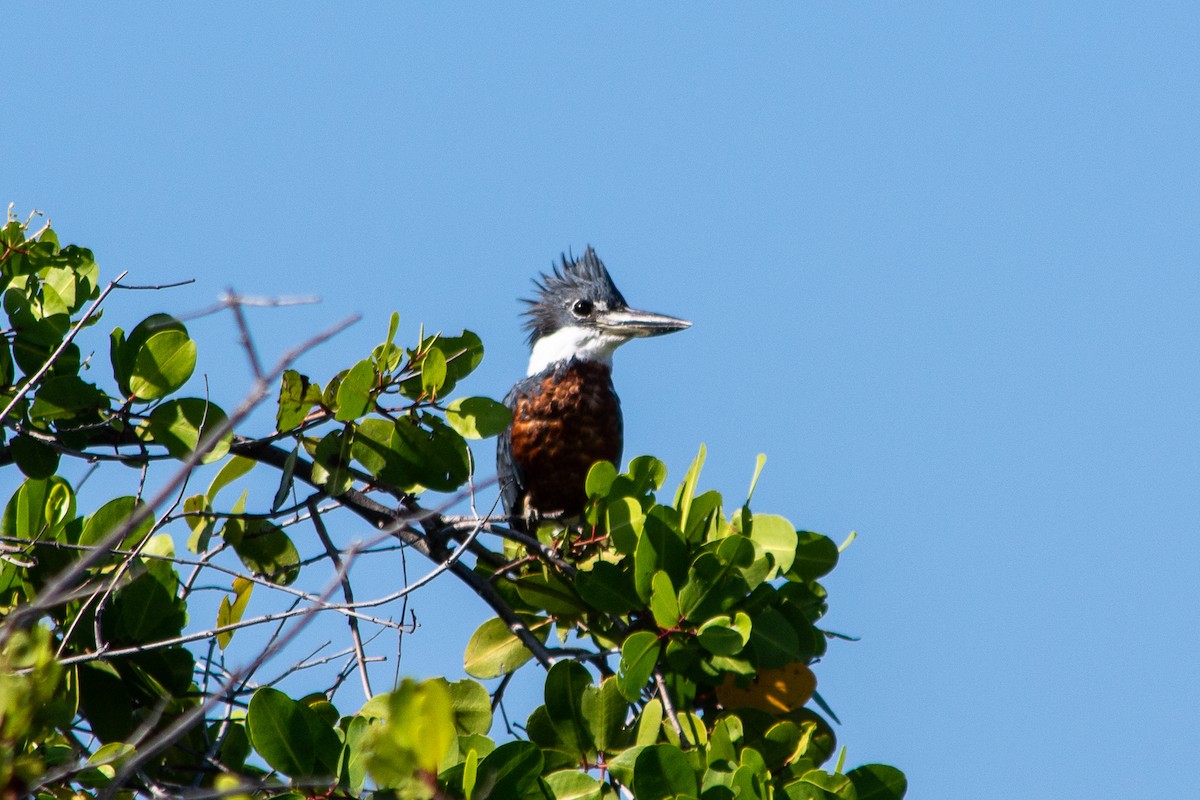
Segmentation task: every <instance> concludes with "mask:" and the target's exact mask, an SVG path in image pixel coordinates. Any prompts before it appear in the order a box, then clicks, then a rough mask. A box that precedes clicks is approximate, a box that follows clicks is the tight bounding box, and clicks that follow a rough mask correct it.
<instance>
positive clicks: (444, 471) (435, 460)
mask: <svg viewBox="0 0 1200 800" xmlns="http://www.w3.org/2000/svg"><path fill="white" fill-rule="evenodd" d="M393 431H394V432H393V435H392V437H391V440H390V442H389V445H390V448H389V458H390V459H394V460H392V461H389V466H390V465H392V464H394V465H395V467H394V477H393V475H392V474H389V473H382V474H381V475H380V477H381V478H382V479H384V480H388V481H389V482H391V483H393V484H394V485H395V486H397V487H399V488H403V489H409V488H412V487H415V486H424V487H426V488H429V489H433V490H434V491H437V492H450V491H454V490H455V489H457V488H458V487H459V486H461V485H462V484H463V483H464V482H466V480H467V476H468V475H469V474H470V464H471V460H470V452H469V450H468V448H467V443H466V441H465V440H464V439H463V438H462V436H460V435H459V434H458V433H457V432H456V431H455V430H454V429H453V428H451V427H449V426H448V425H446V424H445V423H444V422H442V421H441V420H440V419H438V418H437V417H434V416H432V415H424V416H422V418H421V424H420V425H418V424H417V423H416V422H415V421H414V420H412V419H411V418H409V417H401V418H400V419H399V420H397V422H396V424H395V427H394V429H393ZM389 478H390V480H389Z"/></svg>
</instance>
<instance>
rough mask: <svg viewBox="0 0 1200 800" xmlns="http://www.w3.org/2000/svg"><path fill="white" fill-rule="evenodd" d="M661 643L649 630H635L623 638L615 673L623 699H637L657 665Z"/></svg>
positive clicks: (631, 700)
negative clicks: (619, 661)
mask: <svg viewBox="0 0 1200 800" xmlns="http://www.w3.org/2000/svg"><path fill="white" fill-rule="evenodd" d="M661 652H662V645H661V643H660V642H659V640H658V637H657V636H656V635H654V634H653V633H651V632H650V631H635V632H634V633H631V634H629V636H627V637H626V638H625V641H624V642H623V643H622V644H621V665H620V668H619V671H618V673H617V678H618V685H619V686H620V687H621V693H622V694H624V695H625V699H626V700H629V701H630V702H633V701H634V700H637V699H638V698H639V697H640V696H641V694H642V689H643V688H645V686H646V681H648V680H650V676H651V675H652V674H653V673H654V668H655V666H657V665H658V656H659V654H660V653H661Z"/></svg>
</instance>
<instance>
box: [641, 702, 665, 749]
mask: <svg viewBox="0 0 1200 800" xmlns="http://www.w3.org/2000/svg"><path fill="white" fill-rule="evenodd" d="M662 720H663V705H662V701H661V700H659V699H658V698H657V697H655V698H654V699H653V700H651V701H650V702H648V703H646V705H645V706H643V707H642V713H641V715H640V716H639V717H638V722H637V730H636V732H635V734H634V742H635V744H638V745H648V744H654V743H655V742H657V741H658V734H659V732H660V731H661V730H662Z"/></svg>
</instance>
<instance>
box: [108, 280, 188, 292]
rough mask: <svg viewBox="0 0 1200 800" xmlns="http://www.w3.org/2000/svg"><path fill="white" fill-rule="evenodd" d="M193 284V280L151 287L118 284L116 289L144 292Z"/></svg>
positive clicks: (158, 284)
mask: <svg viewBox="0 0 1200 800" xmlns="http://www.w3.org/2000/svg"><path fill="white" fill-rule="evenodd" d="M195 282H196V279H195V278H185V279H184V280H181V281H175V282H174V283H157V284H154V285H151V286H130V285H127V284H124V283H118V284H117V286H116V288H118V289H124V290H126V291H130V292H144V291H157V290H159V289H177V288H179V287H180V286H187V285H188V284H189V283H195Z"/></svg>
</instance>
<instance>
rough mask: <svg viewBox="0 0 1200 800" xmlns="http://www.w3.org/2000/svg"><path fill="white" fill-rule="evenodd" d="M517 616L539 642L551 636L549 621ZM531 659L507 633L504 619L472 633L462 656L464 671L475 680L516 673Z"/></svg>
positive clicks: (488, 623) (493, 621)
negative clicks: (515, 671)
mask: <svg viewBox="0 0 1200 800" xmlns="http://www.w3.org/2000/svg"><path fill="white" fill-rule="evenodd" d="M517 616H518V617H520V618H521V620H522V622H523V623H524V624H525V626H526V627H527V628H528V629H529V632H530V633H532V634H533V635H534V638H536V639H537V640H538V641H539V642H545V641H546V637H547V636H548V635H549V634H550V622H551V621H550V620H549V619H548V618H546V617H538V616H535V615H533V614H518V615H517ZM531 658H533V653H531V652H530V651H529V648H527V647H526V646H525V645H524V644H522V642H521V640H520V639H519V638H517V635H516V634H515V633H513V632H512V631H511V630H509V628H508V625H506V624H505V622H504V620H502V619H500V618H499V617H492V618H491V619H489V620H487V621H486V622H484V623H483V624H482V625H480V626H479V627H478V628H477V629H476V630H475V633H473V634H471V640H470V641H469V642H468V643H467V650H466V653H465V655H464V657H463V668H464V669H465V670H466V671H467V674H468V675H471V676H472V677H475V678H480V679H487V678H498V677H500V676H501V675H507V674H508V673H510V672H512V671H514V670H516V669H517V668H518V667H520V666H521V665H522V664H524V663H525V662H526V661H528V660H529V659H531Z"/></svg>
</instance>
